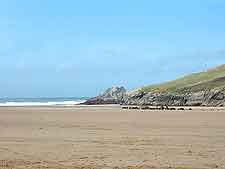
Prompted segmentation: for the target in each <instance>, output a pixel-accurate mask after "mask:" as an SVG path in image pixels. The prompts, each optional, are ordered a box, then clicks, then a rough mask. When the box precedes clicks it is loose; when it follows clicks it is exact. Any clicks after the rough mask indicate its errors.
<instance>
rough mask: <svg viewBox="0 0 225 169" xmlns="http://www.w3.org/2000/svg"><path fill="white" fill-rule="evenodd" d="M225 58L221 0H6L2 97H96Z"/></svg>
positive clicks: (0, 37)
mask: <svg viewBox="0 0 225 169" xmlns="http://www.w3.org/2000/svg"><path fill="white" fill-rule="evenodd" d="M224 63H225V1H224V0H188V1H181V0H170V1H168V0H157V1H155V0H138V1H137V0H108V1H106V0H94V1H93V0H82V1H78V0H63V1H61V0H35V1H30V0H20V1H18V0H7V1H3V0H1V5H0V97H79V96H95V95H97V94H98V93H100V92H102V91H103V90H105V89H106V88H108V87H111V86H121V85H122V86H125V87H126V88H127V89H129V90H132V89H135V88H137V87H141V86H145V85H148V84H155V83H161V82H164V81H168V80H172V79H176V78H177V77H181V76H184V75H186V74H189V73H192V72H198V71H204V70H207V69H208V68H211V67H214V66H217V65H220V64H224Z"/></svg>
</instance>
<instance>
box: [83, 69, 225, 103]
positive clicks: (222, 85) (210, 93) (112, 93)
mask: <svg viewBox="0 0 225 169" xmlns="http://www.w3.org/2000/svg"><path fill="white" fill-rule="evenodd" d="M84 104H88V105H90V104H121V105H148V106H213V107H218V106H225V65H222V66H219V67H217V68H214V69H210V70H208V71H205V72H200V73H195V74H191V75H188V76H185V77H183V78H179V79H177V80H174V81H170V82H166V83H162V84H159V85H151V86H146V87H143V88H138V89H136V90H134V91H126V89H125V88H124V87H112V88H109V89H107V90H106V91H105V92H104V93H103V94H102V95H100V96H97V97H94V98H91V99H89V100H88V101H87V102H85V103H84Z"/></svg>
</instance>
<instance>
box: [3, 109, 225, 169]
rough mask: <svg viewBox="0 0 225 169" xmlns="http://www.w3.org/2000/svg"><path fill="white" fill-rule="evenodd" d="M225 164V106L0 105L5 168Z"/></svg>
mask: <svg viewBox="0 0 225 169" xmlns="http://www.w3.org/2000/svg"><path fill="white" fill-rule="evenodd" d="M22 168H30V169H36V168H38V169H42V168H43V169H47V168H48V169H59V168H60V169H70V168H75V169H79V168H83V169H86V168H88V169H89V168H90V169H91V168H92V169H95V168H104V169H109V168H117V169H118V168H124V169H125V168H130V169H137V168H141V169H148V168H153V169H154V168H166V169H167V168H176V169H194V168H199V169H207V168H210V169H211V168H221V169H224V168H225V110H223V109H220V110H219V109H217V110H211V109H210V110H207V109H205V110H200V109H197V110H192V111H150V110H122V109H120V108H119V107H68V108H63V107H61V108H60V107H55V108H54V107H52V108H50V107H49V108H47V107H42V108H41V107H36V108H35V107H32V108H31V107H29V108H22V107H21V108H13V107H11V108H10V107H9V108H0V169H22Z"/></svg>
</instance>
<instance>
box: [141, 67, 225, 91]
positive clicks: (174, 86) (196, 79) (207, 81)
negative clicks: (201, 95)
mask: <svg viewBox="0 0 225 169" xmlns="http://www.w3.org/2000/svg"><path fill="white" fill-rule="evenodd" d="M224 87H225V65H221V66H219V67H217V68H214V69H210V70H208V71H205V72H200V73H194V74H191V75H188V76H185V77H182V78H179V79H177V80H173V81H170V82H166V83H162V84H158V85H150V86H145V87H143V88H141V89H140V91H143V92H187V91H189V92H192V91H200V90H208V89H215V88H219V89H220V88H224Z"/></svg>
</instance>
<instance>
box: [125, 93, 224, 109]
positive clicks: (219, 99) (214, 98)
mask: <svg viewBox="0 0 225 169" xmlns="http://www.w3.org/2000/svg"><path fill="white" fill-rule="evenodd" d="M224 91H225V90H224V89H220V90H208V91H198V92H191V93H182V94H178V93H154V92H149V93H144V92H138V91H136V92H131V93H127V94H126V95H125V96H124V97H123V100H122V103H123V104H124V105H151V106H213V107H218V106H225V94H224Z"/></svg>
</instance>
